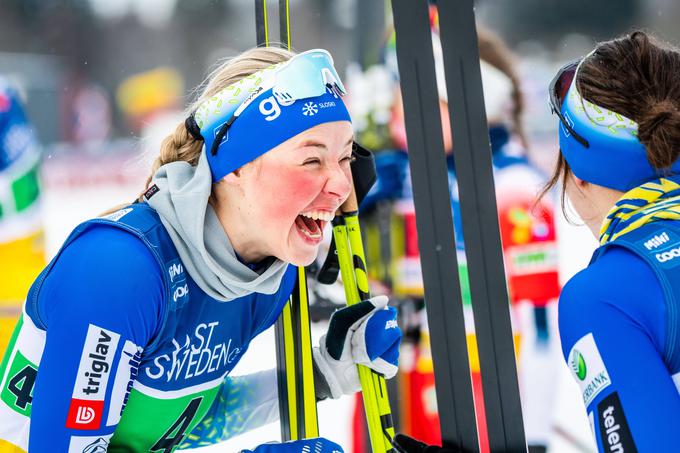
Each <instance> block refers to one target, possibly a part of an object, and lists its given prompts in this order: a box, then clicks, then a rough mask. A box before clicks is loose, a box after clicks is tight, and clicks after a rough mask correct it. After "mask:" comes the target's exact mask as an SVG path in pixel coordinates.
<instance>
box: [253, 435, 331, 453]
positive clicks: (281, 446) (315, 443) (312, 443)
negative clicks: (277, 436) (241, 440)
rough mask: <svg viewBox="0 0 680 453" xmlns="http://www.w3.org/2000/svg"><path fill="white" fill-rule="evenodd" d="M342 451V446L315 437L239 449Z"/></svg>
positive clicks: (295, 452)
mask: <svg viewBox="0 0 680 453" xmlns="http://www.w3.org/2000/svg"><path fill="white" fill-rule="evenodd" d="M300 452H314V453H344V451H343V449H342V447H341V446H340V445H338V444H336V443H335V442H331V441H330V440H328V439H324V438H322V437H317V438H316V439H304V440H294V441H290V442H283V443H278V442H277V443H271V444H262V445H260V446H258V447H255V449H254V450H241V453H300Z"/></svg>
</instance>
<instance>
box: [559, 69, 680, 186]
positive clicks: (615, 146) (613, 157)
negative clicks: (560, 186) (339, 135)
mask: <svg viewBox="0 0 680 453" xmlns="http://www.w3.org/2000/svg"><path fill="white" fill-rule="evenodd" d="M577 76H578V70H577V71H576V74H575V75H574V78H573V80H572V83H571V86H570V87H569V91H568V92H567V96H566V99H565V100H564V102H563V103H562V108H561V113H562V115H563V116H564V118H565V120H566V121H567V122H568V123H569V125H570V126H571V127H572V129H573V130H575V131H576V132H578V134H579V135H581V136H582V137H583V138H585V139H586V140H587V141H588V144H589V147H587V148H586V147H585V146H584V145H583V144H581V143H579V142H578V141H577V140H576V139H575V138H574V137H573V135H572V134H570V133H569V131H568V130H567V128H566V127H564V125H563V124H562V123H560V127H559V129H560V131H559V141H560V150H561V151H562V155H563V156H564V158H565V159H566V161H567V163H568V164H569V167H570V168H571V170H572V172H573V173H574V175H576V176H577V177H578V178H579V179H582V180H584V181H588V182H590V183H593V184H597V185H599V186H603V187H609V188H610V189H615V190H620V191H623V192H627V191H628V190H630V189H632V188H634V187H637V186H639V185H640V184H643V183H645V182H647V181H650V180H653V179H657V178H659V177H661V176H664V174H667V173H668V171H664V170H661V171H657V170H655V169H654V168H653V167H652V166H651V164H650V163H649V161H648V160H647V153H646V151H645V146H644V145H643V144H642V143H640V140H639V139H638V125H637V123H636V122H635V121H633V120H631V119H629V118H626V117H625V116H623V115H621V114H619V113H616V112H612V111H611V110H608V109H606V108H604V107H601V106H598V105H596V104H593V103H592V102H589V101H586V100H585V99H583V98H582V97H581V95H580V94H579V92H578V89H577V88H576V77H577ZM670 173H680V161H678V162H676V163H675V164H673V166H672V167H671V169H670Z"/></svg>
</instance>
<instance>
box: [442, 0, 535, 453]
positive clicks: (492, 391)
mask: <svg viewBox="0 0 680 453" xmlns="http://www.w3.org/2000/svg"><path fill="white" fill-rule="evenodd" d="M438 10H439V28H440V34H441V43H442V51H443V56H444V72H445V74H446V89H447V93H448V100H449V102H448V104H449V112H450V120H451V132H452V135H453V137H454V142H455V144H454V147H455V151H454V159H455V162H456V173H457V177H458V191H459V194H460V206H461V218H462V225H463V235H464V237H465V254H466V256H467V263H468V271H469V280H470V293H471V297H472V308H473V311H474V319H475V332H476V335H477V346H478V349H479V359H480V366H481V375H482V388H483V393H484V405H485V409H486V425H487V428H488V433H489V447H490V449H491V451H492V452H526V441H525V438H524V425H523V422H522V406H521V402H520V396H519V386H518V383H517V368H516V363H515V350H514V345H513V339H512V328H511V325H510V311H509V302H508V292H507V288H506V283H505V271H504V268H503V253H502V249H501V240H500V233H499V227H498V213H497V208H496V192H495V188H494V181H493V170H492V164H491V149H490V146H489V131H488V126H487V123H486V113H485V111H484V98H483V93H482V79H481V73H480V67H479V50H478V48H477V31H476V28H475V16H474V11H473V0H455V1H452V0H444V1H440V2H438Z"/></svg>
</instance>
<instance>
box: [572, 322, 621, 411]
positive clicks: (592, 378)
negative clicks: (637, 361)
mask: <svg viewBox="0 0 680 453" xmlns="http://www.w3.org/2000/svg"><path fill="white" fill-rule="evenodd" d="M569 368H570V369H571V373H572V374H573V375H574V378H575V379H576V382H577V383H578V384H579V386H580V387H581V394H582V396H583V403H584V404H585V405H586V407H587V406H588V404H590V402H591V401H592V400H593V399H594V398H595V397H596V396H597V395H599V394H600V392H601V391H602V390H604V389H605V388H607V387H609V385H611V379H610V378H609V373H608V372H607V368H606V367H605V366H604V362H603V361H602V357H601V356H600V351H599V350H598V349H597V345H596V344H595V339H594V338H593V334H592V333H589V334H588V335H585V336H584V337H582V338H581V339H580V340H578V341H577V342H576V344H574V347H573V348H571V351H570V352H569Z"/></svg>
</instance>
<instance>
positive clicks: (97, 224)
mask: <svg viewBox="0 0 680 453" xmlns="http://www.w3.org/2000/svg"><path fill="white" fill-rule="evenodd" d="M295 276H296V271H295V268H294V267H292V266H290V267H289V268H288V270H287V271H286V273H285V275H284V278H283V280H282V282H281V285H280V287H279V289H278V291H277V292H276V293H274V294H272V295H265V294H258V293H254V294H250V295H248V296H244V297H241V298H238V299H235V300H232V301H229V302H220V301H217V300H215V299H213V298H211V297H209V296H208V295H206V294H205V293H204V292H203V291H202V290H201V289H200V288H199V287H198V286H197V285H196V283H195V282H194V281H193V279H192V278H191V276H190V275H188V273H187V272H185V270H184V265H183V264H182V262H181V260H180V259H179V256H178V254H177V251H176V249H175V247H174V246H173V244H172V241H171V239H170V237H169V236H168V234H167V232H166V230H165V228H164V227H163V225H162V224H161V222H160V219H159V218H158V215H157V214H156V212H155V211H154V210H153V209H151V208H150V207H149V206H148V205H147V204H145V203H138V204H134V205H131V206H129V207H127V208H124V209H122V210H119V211H117V212H115V213H113V214H111V215H109V216H107V217H104V218H99V219H94V220H90V221H88V222H85V223H83V224H81V225H80V226H79V227H77V228H76V229H75V230H74V232H73V233H72V234H71V236H70V237H69V238H68V239H67V241H66V243H65V244H64V246H63V247H62V249H61V250H60V252H59V253H58V255H57V256H56V257H55V258H54V259H53V260H52V262H51V263H50V264H49V265H48V267H47V268H46V269H45V270H44V271H43V272H42V273H41V274H40V276H39V277H38V279H37V280H36V281H35V283H34V284H33V286H32V288H31V291H30V292H29V294H28V298H27V300H26V303H25V307H24V313H23V316H22V318H21V320H20V322H19V325H18V326H17V328H16V330H15V333H14V337H13V339H12V341H11V343H10V347H9V349H8V353H7V354H6V356H5V358H4V360H3V362H2V365H0V439H4V441H5V443H6V442H9V443H10V444H12V445H15V446H18V447H20V448H21V449H23V450H30V451H31V452H33V451H35V452H45V451H60V452H61V451H63V452H66V451H69V452H75V451H77V452H87V453H93V452H103V451H154V452H171V451H173V450H175V449H176V448H177V447H178V446H179V445H180V444H181V443H182V442H184V441H185V439H187V438H189V439H190V441H191V442H190V444H192V445H197V444H199V443H206V442H208V443H209V442H217V441H219V440H221V439H223V438H226V437H229V436H230V435H233V434H234V431H237V430H238V429H239V426H240V425H242V424H243V423H244V420H245V419H247V418H248V417H249V416H252V415H253V414H252V413H250V412H252V411H256V409H257V408H254V407H251V408H250V409H249V413H243V412H240V411H239V407H240V406H247V405H248V397H249V395H251V394H252V393H253V392H255V393H261V392H262V388H260V389H259V390H253V389H252V388H250V389H248V386H245V385H244V384H243V381H242V380H239V379H235V380H234V379H231V378H229V377H227V375H228V374H229V372H230V371H231V370H232V369H233V367H234V366H235V365H236V363H238V361H239V360H240V359H241V357H242V356H243V354H244V353H245V352H246V350H247V349H248V345H249V343H250V341H251V340H252V339H253V338H254V337H255V336H257V335H258V334H259V333H261V332H262V331H264V330H265V329H267V328H268V327H269V326H271V325H272V324H273V323H274V321H275V320H276V319H277V317H278V315H279V313H280V311H281V310H282V308H283V306H284V305H285V303H286V301H287V300H288V298H289V296H290V294H291V292H292V290H293V286H294V282H295ZM255 381H257V379H255ZM263 387H264V386H263ZM269 387H272V386H271V385H270V386H269ZM272 400H274V402H272V407H273V408H276V404H275V396H274V397H273V398H272ZM123 409H124V410H123ZM232 410H233V412H234V413H235V414H236V415H235V417H236V418H237V419H234V420H231V419H230V418H229V416H230V413H231V412H232ZM270 412H271V411H270ZM263 418H267V416H266V414H265V415H264V416H263ZM270 418H271V417H270ZM199 423H200V425H199ZM197 425H198V429H196V430H195V431H194V432H192V431H193V430H194V428H195V427H197ZM2 442H3V441H0V446H2V445H3V443H2Z"/></svg>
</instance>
